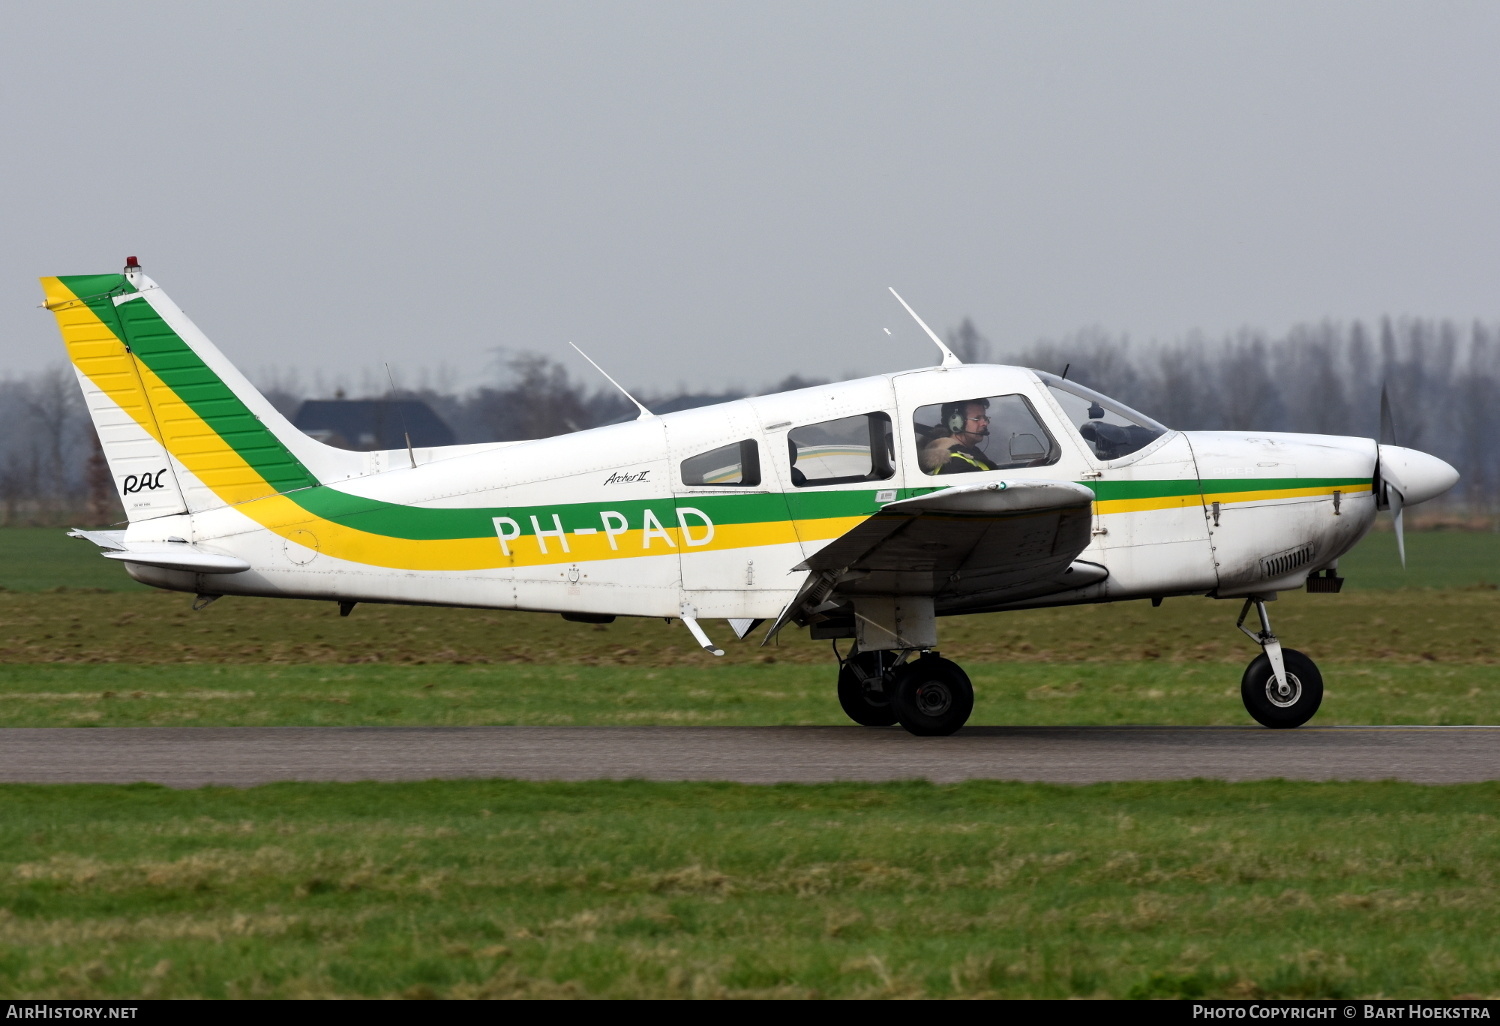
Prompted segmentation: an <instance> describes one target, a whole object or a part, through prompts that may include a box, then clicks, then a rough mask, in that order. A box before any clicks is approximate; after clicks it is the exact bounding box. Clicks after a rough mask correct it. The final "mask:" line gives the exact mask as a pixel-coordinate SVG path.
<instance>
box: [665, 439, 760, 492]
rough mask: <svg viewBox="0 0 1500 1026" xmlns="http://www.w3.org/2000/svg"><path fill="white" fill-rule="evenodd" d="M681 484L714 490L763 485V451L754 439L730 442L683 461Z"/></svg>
mask: <svg viewBox="0 0 1500 1026" xmlns="http://www.w3.org/2000/svg"><path fill="white" fill-rule="evenodd" d="M682 483H683V484H685V485H690V486H691V485H698V486H706V487H711V488H736V487H739V488H753V487H755V486H756V485H758V484H760V447H759V446H758V445H756V444H755V440H754V439H753V438H747V439H745V440H744V441H743V442H731V443H729V444H728V445H721V446H719V447H718V448H717V449H710V450H709V451H708V452H701V453H699V454H698V455H696V456H689V457H688V458H687V459H685V460H683V461H682Z"/></svg>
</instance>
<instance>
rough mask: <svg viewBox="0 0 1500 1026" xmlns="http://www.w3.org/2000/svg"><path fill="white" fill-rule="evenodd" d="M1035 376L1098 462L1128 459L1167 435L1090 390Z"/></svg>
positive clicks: (1049, 376)
mask: <svg viewBox="0 0 1500 1026" xmlns="http://www.w3.org/2000/svg"><path fill="white" fill-rule="evenodd" d="M1037 376H1038V377H1040V378H1041V379H1042V381H1043V382H1045V383H1046V385H1047V387H1048V388H1049V389H1050V390H1051V391H1052V397H1053V398H1054V399H1056V400H1057V402H1058V405H1059V406H1061V407H1062V408H1063V412H1064V413H1066V414H1067V415H1068V420H1070V421H1072V422H1073V426H1074V427H1075V428H1077V429H1078V433H1079V435H1081V436H1082V437H1083V440H1084V441H1085V442H1087V443H1088V445H1089V448H1090V449H1092V450H1093V452H1094V455H1095V456H1097V457H1099V459H1101V460H1117V459H1119V458H1121V457H1122V456H1129V455H1130V454H1131V453H1133V452H1136V451H1138V450H1140V449H1144V448H1145V447H1146V446H1148V445H1150V444H1151V443H1152V442H1154V441H1156V440H1157V439H1158V438H1160V437H1161V436H1162V435H1164V434H1166V433H1167V430H1168V429H1167V428H1165V427H1163V426H1162V425H1160V424H1158V423H1157V422H1156V421H1154V420H1152V419H1151V418H1150V417H1148V416H1146V415H1145V414H1143V413H1137V412H1136V411H1135V410H1132V409H1131V408H1130V407H1128V406H1126V405H1125V404H1124V403H1119V402H1116V401H1115V400H1113V399H1111V398H1109V397H1108V396H1106V395H1101V394H1100V393H1098V392H1095V391H1094V390H1093V389H1092V388H1085V387H1084V386H1082V385H1079V384H1077V383H1075V382H1072V381H1064V380H1063V379H1062V378H1059V377H1058V376H1057V375H1055V374H1046V373H1043V372H1041V371H1038V372H1037Z"/></svg>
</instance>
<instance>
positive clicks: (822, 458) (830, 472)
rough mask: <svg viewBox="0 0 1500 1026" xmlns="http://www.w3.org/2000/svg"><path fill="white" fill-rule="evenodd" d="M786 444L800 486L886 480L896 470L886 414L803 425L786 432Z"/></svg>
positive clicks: (888, 420)
mask: <svg viewBox="0 0 1500 1026" xmlns="http://www.w3.org/2000/svg"><path fill="white" fill-rule="evenodd" d="M786 444H787V450H788V452H787V456H788V458H789V459H790V460H791V464H792V484H794V485H796V486H797V487H798V488H807V487H811V486H813V485H832V484H847V483H849V482H851V481H884V480H885V479H886V478H888V477H891V476H893V475H894V474H895V473H896V469H895V466H894V464H893V462H892V461H893V457H894V450H893V446H892V433H891V418H890V416H889V415H888V414H885V413H865V414H861V415H859V416H857V417H840V418H839V419H838V420H825V421H822V422H820V423H817V424H804V425H802V426H801V427H796V428H792V430H791V431H789V432H787V436H786Z"/></svg>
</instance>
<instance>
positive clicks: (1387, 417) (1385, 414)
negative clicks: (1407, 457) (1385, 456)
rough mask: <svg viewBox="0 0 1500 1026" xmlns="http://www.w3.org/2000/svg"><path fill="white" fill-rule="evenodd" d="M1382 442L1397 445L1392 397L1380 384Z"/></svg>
mask: <svg viewBox="0 0 1500 1026" xmlns="http://www.w3.org/2000/svg"><path fill="white" fill-rule="evenodd" d="M1380 444H1381V445H1396V444H1398V443H1397V442H1396V418H1395V417H1392V416H1391V397H1390V396H1389V395H1388V394H1387V393H1386V390H1385V386H1384V385H1381V386H1380Z"/></svg>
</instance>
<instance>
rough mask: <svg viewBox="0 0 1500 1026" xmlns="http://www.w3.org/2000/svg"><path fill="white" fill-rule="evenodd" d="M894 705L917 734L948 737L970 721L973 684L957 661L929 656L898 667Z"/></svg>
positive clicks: (902, 722) (892, 703) (892, 700)
mask: <svg viewBox="0 0 1500 1026" xmlns="http://www.w3.org/2000/svg"><path fill="white" fill-rule="evenodd" d="M891 705H892V707H894V709H895V710H896V719H897V720H898V721H899V722H900V724H901V726H903V727H905V728H906V729H907V730H909V731H911V732H912V733H913V734H916V735H917V736H918V737H945V736H947V735H949V734H951V733H953V732H954V731H955V730H957V729H958V728H959V727H962V726H963V725H964V724H965V723H967V722H968V721H969V714H970V713H971V712H973V711H974V685H973V684H971V683H970V682H969V675H968V674H967V673H964V671H963V670H962V669H960V668H959V665H958V664H957V663H955V662H951V661H950V660H947V659H942V658H940V657H938V656H927V657H925V658H923V659H918V660H917V661H916V662H914V663H907V664H905V665H904V666H902V667H901V668H900V669H898V670H897V671H896V680H895V688H894V689H893V692H892V694H891Z"/></svg>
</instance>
